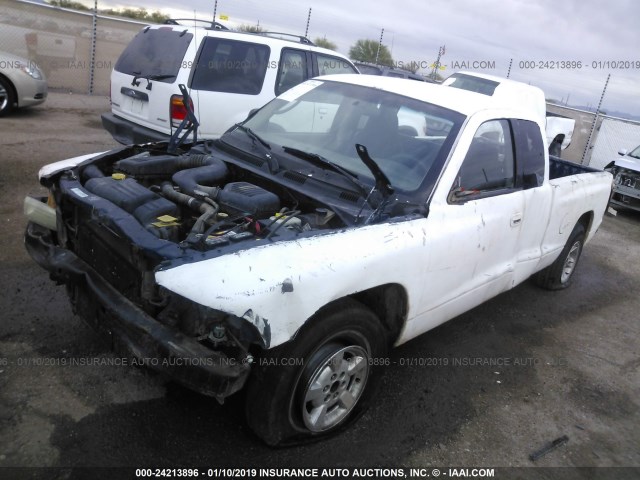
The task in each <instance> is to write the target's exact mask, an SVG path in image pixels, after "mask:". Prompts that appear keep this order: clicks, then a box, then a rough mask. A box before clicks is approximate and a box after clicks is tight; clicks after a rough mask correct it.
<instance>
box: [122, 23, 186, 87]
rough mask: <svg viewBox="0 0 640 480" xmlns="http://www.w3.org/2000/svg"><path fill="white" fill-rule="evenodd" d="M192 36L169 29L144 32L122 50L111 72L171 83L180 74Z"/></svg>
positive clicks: (146, 29)
mask: <svg viewBox="0 0 640 480" xmlns="http://www.w3.org/2000/svg"><path fill="white" fill-rule="evenodd" d="M192 38H193V34H191V33H185V32H184V31H174V30H172V29H171V28H158V29H151V28H145V29H144V30H142V31H141V32H139V33H138V34H137V35H136V36H135V37H134V38H133V40H131V42H130V43H129V45H127V48H125V49H124V51H123V52H122V55H120V58H118V61H117V62H116V65H115V67H114V68H115V70H116V71H118V72H121V73H125V74H127V75H135V76H138V77H148V76H150V75H153V76H156V77H160V78H157V79H156V80H157V81H159V82H166V83H172V82H173V81H175V77H176V76H177V75H178V72H179V71H180V66H181V65H182V60H183V59H184V54H185V52H186V51H187V48H188V47H189V44H190V43H191V39H192Z"/></svg>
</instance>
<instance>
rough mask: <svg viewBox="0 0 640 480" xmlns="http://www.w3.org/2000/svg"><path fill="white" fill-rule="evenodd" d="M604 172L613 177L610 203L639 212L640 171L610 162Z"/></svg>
mask: <svg viewBox="0 0 640 480" xmlns="http://www.w3.org/2000/svg"><path fill="white" fill-rule="evenodd" d="M605 170H606V171H608V172H611V174H612V175H613V194H612V196H611V203H612V204H613V205H617V206H620V207H625V208H629V209H632V210H637V211H640V171H638V170H631V169H628V168H625V167H624V166H620V165H617V164H616V163H615V162H611V163H610V164H609V165H607V166H606V167H605Z"/></svg>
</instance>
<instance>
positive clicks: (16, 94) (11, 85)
mask: <svg viewBox="0 0 640 480" xmlns="http://www.w3.org/2000/svg"><path fill="white" fill-rule="evenodd" d="M0 79H2V80H4V81H5V82H6V83H7V84H8V85H9V88H10V89H11V93H13V98H14V99H15V104H16V106H17V107H19V106H20V104H19V102H18V91H17V90H16V86H15V85H14V84H13V82H12V81H11V79H10V78H9V77H7V76H6V75H4V74H2V73H0Z"/></svg>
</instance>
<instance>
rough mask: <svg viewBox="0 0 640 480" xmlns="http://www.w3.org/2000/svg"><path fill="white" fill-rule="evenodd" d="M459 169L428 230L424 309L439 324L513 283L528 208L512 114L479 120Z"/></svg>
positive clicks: (434, 206) (435, 206)
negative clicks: (520, 180) (519, 177)
mask: <svg viewBox="0 0 640 480" xmlns="http://www.w3.org/2000/svg"><path fill="white" fill-rule="evenodd" d="M458 148H464V147H463V145H461V144H460V143H459V145H458ZM451 167H452V165H451V164H450V165H449V168H451ZM454 169H455V167H454ZM455 170H456V171H457V173H456V174H455V177H452V176H451V175H449V176H448V180H445V177H443V179H442V180H441V183H440V185H439V186H438V190H439V192H440V198H437V194H438V190H437V191H436V195H435V196H434V198H433V200H432V202H431V205H430V209H429V216H428V224H429V226H428V228H427V229H426V231H427V232H428V235H429V239H428V242H429V245H428V248H429V252H430V255H429V257H428V259H427V262H426V268H427V270H428V271H427V275H426V278H428V279H429V281H428V284H427V285H425V286H424V291H423V298H422V305H421V307H422V312H421V313H423V314H425V313H427V312H431V313H430V316H431V317H432V320H433V321H434V323H436V324H437V323H440V321H445V320H447V319H449V318H452V317H453V316H455V315H458V314H460V313H462V312H464V311H467V310H469V309H470V308H473V307H474V306H476V305H478V304H480V303H482V302H483V301H485V300H487V299H488V298H491V297H493V296H494V295H497V294H498V293H500V292H502V291H505V290H507V289H509V288H510V287H511V286H512V285H513V275H514V265H515V261H516V255H517V251H518V243H519V237H520V234H521V230H522V222H523V214H524V202H523V192H522V189H521V188H520V187H519V186H518V185H517V182H516V165H515V158H514V144H513V135H512V130H511V125H510V122H509V121H508V120H507V119H493V120H488V121H485V122H483V123H482V124H480V125H479V126H478V127H477V128H476V129H475V131H474V133H473V137H472V139H471V142H470V144H469V147H468V149H467V151H466V154H465V156H464V159H463V161H462V163H461V164H460V167H459V168H457V169H455ZM442 182H447V183H446V184H443V183H442ZM443 189H444V190H445V191H443ZM446 190H448V192H447V191H446ZM443 227H444V228H443Z"/></svg>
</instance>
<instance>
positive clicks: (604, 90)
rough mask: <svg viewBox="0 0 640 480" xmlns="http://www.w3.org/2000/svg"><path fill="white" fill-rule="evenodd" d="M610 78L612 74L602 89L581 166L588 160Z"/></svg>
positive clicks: (608, 76)
mask: <svg viewBox="0 0 640 480" xmlns="http://www.w3.org/2000/svg"><path fill="white" fill-rule="evenodd" d="M610 78H611V74H609V75H607V81H606V82H604V88H603V89H602V95H600V101H599V102H598V108H596V114H595V116H594V117H593V124H592V125H591V131H590V132H589V138H587V144H586V145H585V147H584V153H583V154H582V159H581V160H580V164H582V165H584V160H585V158H587V152H588V151H589V149H590V148H591V137H593V132H594V130H595V129H596V125H597V124H598V117H599V116H600V107H601V106H602V100H603V99H604V94H605V92H606V91H607V85H609V79H610Z"/></svg>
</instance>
